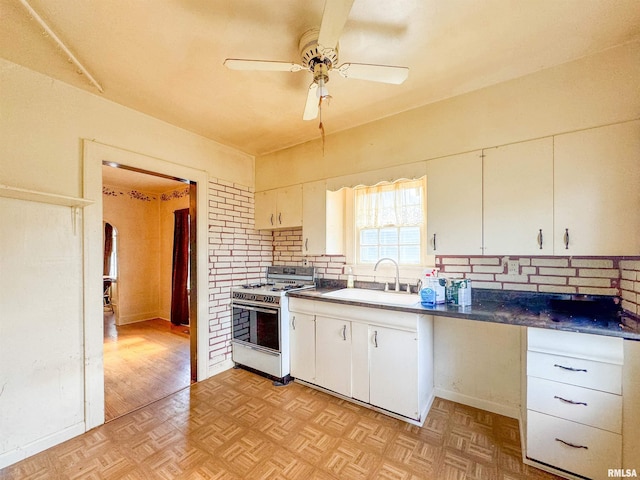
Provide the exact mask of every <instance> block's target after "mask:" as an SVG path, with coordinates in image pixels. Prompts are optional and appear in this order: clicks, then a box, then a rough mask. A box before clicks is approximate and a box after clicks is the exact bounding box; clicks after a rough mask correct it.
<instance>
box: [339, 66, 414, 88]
mask: <svg viewBox="0 0 640 480" xmlns="http://www.w3.org/2000/svg"><path fill="white" fill-rule="evenodd" d="M337 70H338V73H339V74H340V75H342V76H343V77H344V78H357V79H359V80H369V81H372V82H382V83H393V84H395V85H400V84H401V83H402V82H404V81H405V80H406V79H407V77H408V76H409V69H408V68H407V67H392V66H388V65H369V64H366V63H344V64H342V65H340V66H339V67H338V69H337Z"/></svg>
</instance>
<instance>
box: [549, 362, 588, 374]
mask: <svg viewBox="0 0 640 480" xmlns="http://www.w3.org/2000/svg"><path fill="white" fill-rule="evenodd" d="M553 366H554V367H558V368H561V369H563V370H570V371H572V372H585V373H586V371H587V370H586V369H584V368H571V367H565V366H564V365H558V364H557V363H556V364H554V365H553Z"/></svg>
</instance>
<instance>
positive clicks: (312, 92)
mask: <svg viewBox="0 0 640 480" xmlns="http://www.w3.org/2000/svg"><path fill="white" fill-rule="evenodd" d="M317 90H318V84H317V83H315V82H314V83H312V84H311V85H310V86H309V93H307V103H306V104H305V106H304V114H303V115H302V119H303V120H313V119H315V118H316V117H317V116H318V102H319V100H318V96H317V95H316V91H317Z"/></svg>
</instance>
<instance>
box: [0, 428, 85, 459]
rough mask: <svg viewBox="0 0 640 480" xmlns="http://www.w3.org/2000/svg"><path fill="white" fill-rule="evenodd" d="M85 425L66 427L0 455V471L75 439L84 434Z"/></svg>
mask: <svg viewBox="0 0 640 480" xmlns="http://www.w3.org/2000/svg"><path fill="white" fill-rule="evenodd" d="M85 431H86V430H85V424H84V422H82V423H77V424H76V425H72V426H71V427H67V428H65V429H64V430H61V431H59V432H56V433H52V434H51V435H47V436H46V437H43V438H40V439H38V440H36V441H35V442H31V443H29V444H27V445H24V446H21V447H18V448H16V449H14V450H11V451H8V452H5V453H2V454H0V469H1V468H4V467H8V466H9V465H13V464H14V463H17V462H19V461H20V460H24V459H25V458H27V457H30V456H32V455H35V454H36V453H40V452H42V451H44V450H46V449H47V448H51V447H53V446H55V445H58V444H59V443H62V442H66V441H67V440H69V439H71V438H73V437H77V436H78V435H82V434H83V433H85Z"/></svg>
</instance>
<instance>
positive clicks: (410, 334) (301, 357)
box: [289, 298, 433, 424]
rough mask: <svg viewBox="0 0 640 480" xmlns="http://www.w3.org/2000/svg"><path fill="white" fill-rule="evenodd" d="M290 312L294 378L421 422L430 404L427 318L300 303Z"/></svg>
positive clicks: (430, 323) (294, 303)
mask: <svg viewBox="0 0 640 480" xmlns="http://www.w3.org/2000/svg"><path fill="white" fill-rule="evenodd" d="M289 309H290V312H291V318H292V323H291V325H290V333H291V375H292V376H293V377H294V378H296V379H299V380H303V381H305V382H307V383H310V384H313V385H317V386H318V387H322V388H323V389H326V390H330V391H332V392H335V393H337V394H339V395H342V396H344V397H348V398H352V399H354V400H358V401H359V402H364V403H366V404H369V405H371V406H372V407H376V408H379V409H382V410H384V411H386V412H388V413H390V414H392V415H396V416H400V417H402V418H403V419H405V420H407V421H409V422H411V423H414V424H422V423H423V422H424V419H425V418H426V414H427V411H428V409H429V407H430V406H431V403H432V401H433V318H432V317H431V316H426V315H417V314H411V313H405V312H397V311H392V310H385V309H381V308H366V307H355V306H351V305H344V304H338V303H330V302H320V301H313V300H302V299H299V298H291V299H290V301H289ZM310 318H314V319H315V321H312V320H310ZM294 319H295V320H294ZM302 319H304V321H302ZM301 325H305V327H301ZM311 325H314V327H315V330H312V328H311V327H310V326H311ZM312 344H313V345H312ZM312 372H315V373H312Z"/></svg>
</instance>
